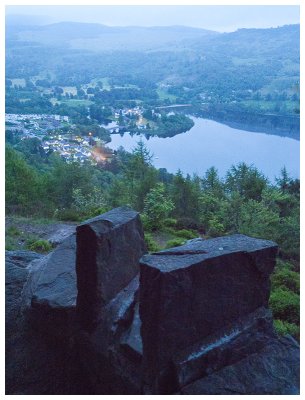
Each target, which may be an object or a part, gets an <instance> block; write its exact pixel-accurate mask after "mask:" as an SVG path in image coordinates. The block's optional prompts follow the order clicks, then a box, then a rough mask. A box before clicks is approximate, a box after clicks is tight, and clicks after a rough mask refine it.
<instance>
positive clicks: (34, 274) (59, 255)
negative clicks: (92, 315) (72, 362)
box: [22, 234, 77, 337]
mask: <svg viewBox="0 0 305 400" xmlns="http://www.w3.org/2000/svg"><path fill="white" fill-rule="evenodd" d="M75 253H76V237H75V234H73V235H71V236H69V237H68V238H66V239H65V240H64V241H63V242H62V243H61V244H60V245H59V246H58V247H57V248H56V249H55V250H54V251H53V252H51V253H49V254H48V255H47V256H45V257H44V258H43V259H41V260H39V261H36V262H33V263H31V265H30V267H29V272H30V273H29V278H28V280H27V283H26V285H25V287H24V290H23V294H22V295H23V310H24V311H25V312H27V314H28V317H29V318H30V319H31V320H32V324H34V325H36V322H38V326H37V328H38V329H39V330H43V331H46V332H48V334H49V335H50V333H51V332H52V333H53V335H54V336H58V337H61V336H63V335H64V336H70V335H71V332H72V331H73V329H75V309H76V297H77V288H76V271H75V258H76V257H75Z"/></svg>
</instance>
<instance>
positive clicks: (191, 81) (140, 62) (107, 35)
mask: <svg viewBox="0 0 305 400" xmlns="http://www.w3.org/2000/svg"><path fill="white" fill-rule="evenodd" d="M6 33H7V35H6V78H7V102H8V105H9V107H10V106H11V104H12V103H13V104H14V102H15V103H16V101H17V100H19V103H18V108H19V109H20V112H22V111H23V107H25V106H26V103H27V101H28V99H32V100H35V101H38V100H39V99H40V98H41V107H42V109H47V108H48V109H52V108H54V104H55V102H54V101H53V98H54V97H55V100H56V93H55V96H54V94H53V95H52V94H51V91H50V90H47V89H52V90H54V88H56V87H61V88H63V89H64V88H65V87H74V88H75V89H73V90H72V89H71V91H70V94H71V93H73V96H77V97H74V98H77V99H80V100H81V99H83V97H82V95H81V92H80V93H79V91H80V90H85V93H84V94H85V95H86V94H87V95H88V93H86V88H85V87H84V85H92V82H93V80H94V79H96V78H99V79H100V80H101V81H102V82H104V86H103V88H102V90H104V91H105V90H113V89H115V88H118V87H122V86H123V87H125V89H126V90H127V91H128V90H130V89H131V86H130V85H134V86H133V87H134V88H136V89H137V91H138V96H137V98H136V99H137V100H139V101H143V93H145V92H146V95H144V97H145V98H146V99H145V100H144V101H145V102H147V97H149V99H150V104H151V105H154V106H156V105H162V104H171V103H176V102H178V103H191V104H192V105H193V106H196V109H197V110H201V109H202V110H204V111H213V110H215V109H219V108H220V109H222V110H225V111H228V112H230V111H236V110H239V111H240V112H241V111H247V112H251V113H272V114H278V115H295V116H296V115H298V113H299V57H300V54H299V44H300V38H299V35H300V27H299V25H289V26H284V27H280V28H271V29H241V30H238V31H236V32H233V33H222V34H220V33H215V32H212V31H206V30H203V29H194V28H186V27H164V28H160V27H155V28H137V27H125V28H116V27H107V26H104V25H99V24H81V23H60V24H53V25H43V26H24V27H22V26H21V27H20V26H18V27H16V26H15V25H11V24H8V26H7V32H6ZM106 82H107V84H106ZM64 90H65V89H64ZM74 90H75V92H74ZM147 90H149V96H147V94H148V93H147ZM76 92H77V93H76ZM126 93H127V92H126ZM57 94H59V95H60V93H57ZM89 97H90V100H91V101H92V100H93V101H94V100H95V98H94V97H93V96H89ZM87 99H88V97H87ZM96 100H98V98H97V99H96ZM43 102H44V103H43ZM8 112H10V111H8Z"/></svg>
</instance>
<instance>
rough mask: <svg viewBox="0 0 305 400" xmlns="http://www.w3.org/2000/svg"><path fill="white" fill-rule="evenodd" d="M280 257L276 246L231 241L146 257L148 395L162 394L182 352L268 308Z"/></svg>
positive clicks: (143, 313) (143, 300)
mask: <svg viewBox="0 0 305 400" xmlns="http://www.w3.org/2000/svg"><path fill="white" fill-rule="evenodd" d="M276 254H277V245H276V244H275V243H273V242H270V241H266V240H259V239H253V238H249V237H247V236H244V235H232V236H229V237H222V238H217V239H210V240H207V241H204V240H203V241H195V242H190V243H188V244H186V245H184V246H180V247H177V248H173V249H169V250H165V251H162V252H159V253H154V254H152V255H148V256H144V257H142V259H141V272H140V317H141V320H142V328H141V334H142V340H143V357H144V358H143V368H144V376H145V378H144V379H145V382H146V384H147V385H148V386H149V387H151V389H148V390H151V391H152V393H156V392H159V391H160V390H161V391H162V390H163V389H161V387H160V385H161V386H162V383H161V381H169V380H170V379H169V377H168V374H169V373H170V364H171V362H172V359H173V356H174V355H175V354H176V352H177V349H184V348H186V347H188V346H191V345H193V344H195V343H196V342H198V341H200V340H201V339H202V338H205V337H207V336H209V335H211V334H213V333H215V332H217V331H218V330H220V329H221V328H222V327H224V326H226V325H229V324H230V323H233V322H234V321H237V320H238V319H239V318H243V317H245V316H246V315H248V314H249V313H251V312H253V311H255V310H256V309H257V308H259V307H267V306H268V299H269V294H270V280H269V275H270V273H271V272H272V270H273V268H274V265H275V256H276ZM164 377H165V378H164ZM164 390H166V389H164Z"/></svg>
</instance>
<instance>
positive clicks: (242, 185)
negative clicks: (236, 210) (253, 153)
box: [225, 163, 267, 200]
mask: <svg viewBox="0 0 305 400" xmlns="http://www.w3.org/2000/svg"><path fill="white" fill-rule="evenodd" d="M225 185H226V188H227V190H229V191H230V192H238V193H239V194H240V195H241V196H243V197H244V198H245V199H246V200H249V199H253V200H260V199H261V195H262V191H263V189H264V188H265V187H266V186H267V179H266V178H265V177H264V176H263V175H262V174H261V173H260V172H259V171H258V170H257V169H256V168H255V167H253V166H252V165H251V166H248V165H247V164H245V163H239V164H237V166H235V165H233V166H232V167H231V168H230V170H229V171H228V172H227V175H226V181H225Z"/></svg>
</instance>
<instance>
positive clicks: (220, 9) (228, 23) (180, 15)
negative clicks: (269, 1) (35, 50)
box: [6, 5, 300, 32]
mask: <svg viewBox="0 0 305 400" xmlns="http://www.w3.org/2000/svg"><path fill="white" fill-rule="evenodd" d="M6 14H7V15H8V14H19V15H20V14H22V15H33V16H35V15H36V16H37V15H38V16H44V18H43V19H41V21H43V22H44V23H52V22H60V21H80V22H97V23H101V24H105V25H112V26H115V25H117V26H128V25H137V26H169V25H185V26H192V27H198V28H204V29H211V30H216V31H220V32H229V31H234V30H236V29H239V28H268V27H277V26H282V25H286V24H296V23H299V22H300V11H299V6H208V5H203V6H185V5H173V6H148V5H147V6H144V5H143V6H131V5H130V6H106V5H103V6H77V5H75V6H73V5H72V6H57V5H56V6H6Z"/></svg>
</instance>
